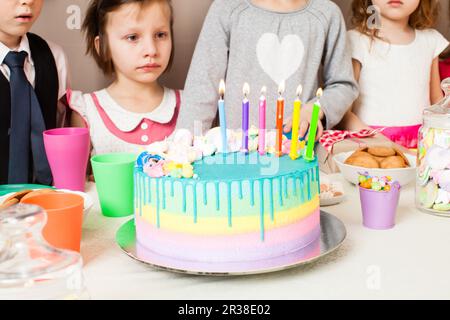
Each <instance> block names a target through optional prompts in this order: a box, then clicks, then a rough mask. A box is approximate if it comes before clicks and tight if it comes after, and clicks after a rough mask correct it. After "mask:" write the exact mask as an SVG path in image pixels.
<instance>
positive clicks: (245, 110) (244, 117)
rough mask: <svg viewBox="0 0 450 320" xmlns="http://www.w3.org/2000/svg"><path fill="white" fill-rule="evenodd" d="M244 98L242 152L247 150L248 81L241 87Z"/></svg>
mask: <svg viewBox="0 0 450 320" xmlns="http://www.w3.org/2000/svg"><path fill="white" fill-rule="evenodd" d="M242 91H243V93H244V100H242V152H245V153H247V152H248V127H249V112H250V102H249V101H248V95H249V94H250V86H249V84H248V83H244V88H243V90H242Z"/></svg>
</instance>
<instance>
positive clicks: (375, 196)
mask: <svg viewBox="0 0 450 320" xmlns="http://www.w3.org/2000/svg"><path fill="white" fill-rule="evenodd" d="M359 196H360V199H361V210H362V216H363V225H364V226H365V227H366V228H369V229H377V230H385V229H391V228H393V227H394V226H395V215H396V212H397V207H398V200H399V198H400V184H399V183H398V182H394V183H393V184H392V186H391V190H390V191H374V190H369V189H365V188H361V187H359Z"/></svg>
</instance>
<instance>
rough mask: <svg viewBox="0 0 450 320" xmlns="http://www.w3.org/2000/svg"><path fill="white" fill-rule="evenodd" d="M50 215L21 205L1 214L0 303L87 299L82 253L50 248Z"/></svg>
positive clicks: (38, 208) (32, 206)
mask: <svg viewBox="0 0 450 320" xmlns="http://www.w3.org/2000/svg"><path fill="white" fill-rule="evenodd" d="M46 222H47V214H46V213H45V212H44V211H43V209H41V208H40V207H38V206H34V205H25V204H18V205H15V206H12V207H9V208H7V209H5V210H2V211H0V300H18V299H21V300H22V299H25V300H30V299H45V300H48V299H57V300H66V299H86V298H88V296H87V292H86V291H85V289H84V284H83V276H82V271H81V270H82V265H83V263H82V259H81V256H80V254H79V253H77V252H73V251H68V250H60V249H56V248H54V247H52V246H50V245H49V244H48V243H47V241H45V240H44V238H43V236H42V228H43V227H44V225H45V223H46Z"/></svg>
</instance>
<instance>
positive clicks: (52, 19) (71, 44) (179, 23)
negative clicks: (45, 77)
mask: <svg viewBox="0 0 450 320" xmlns="http://www.w3.org/2000/svg"><path fill="white" fill-rule="evenodd" d="M0 1H1V0H0ZM334 1H335V2H336V3H337V4H338V5H339V6H340V7H341V9H342V12H343V13H344V17H346V19H348V20H349V18H350V3H351V1H350V0H334ZM440 1H441V5H442V10H441V15H440V20H439V23H438V25H437V29H439V31H440V32H442V33H443V34H444V35H445V36H446V37H447V39H450V22H449V20H450V19H449V16H448V12H449V9H448V6H449V5H450V4H449V3H450V0H440ZM44 2H45V4H44V9H43V11H42V15H41V17H40V19H39V20H38V22H37V23H36V24H35V26H34V28H33V32H36V33H38V34H40V35H42V36H43V37H45V38H46V39H48V40H51V41H53V42H56V43H58V44H60V45H61V46H62V47H63V48H64V50H65V52H66V54H67V56H68V59H69V64H70V69H71V80H72V88H73V89H76V90H82V91H86V92H90V91H94V90H97V89H100V88H103V87H105V86H106V85H107V84H108V79H105V78H104V77H103V75H102V73H101V72H100V71H99V70H98V69H97V67H96V65H95V63H94V61H93V60H92V59H91V58H90V57H88V56H85V54H84V52H85V44H84V41H83V37H82V35H81V33H80V26H81V24H82V21H83V17H84V14H85V12H86V8H87V5H88V3H89V1H88V0H45V1H44ZM172 2H173V6H174V11H175V25H174V33H175V47H176V52H175V60H174V65H173V67H172V70H171V72H170V73H168V74H167V75H165V76H164V78H163V79H162V82H163V84H165V85H167V86H169V87H173V88H183V86H184V81H185V78H186V74H187V71H188V68H189V63H190V60H191V57H192V53H193V50H194V46H195V43H196V41H197V37H198V34H199V32H200V30H201V26H202V23H203V19H204V17H205V14H206V12H207V10H208V8H209V6H210V4H211V3H212V0H172Z"/></svg>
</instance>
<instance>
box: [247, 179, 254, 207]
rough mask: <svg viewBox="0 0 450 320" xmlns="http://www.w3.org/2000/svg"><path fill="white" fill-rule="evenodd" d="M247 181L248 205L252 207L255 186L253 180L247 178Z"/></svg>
mask: <svg viewBox="0 0 450 320" xmlns="http://www.w3.org/2000/svg"><path fill="white" fill-rule="evenodd" d="M248 183H249V185H250V205H251V206H252V207H253V206H255V186H254V181H253V180H248Z"/></svg>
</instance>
